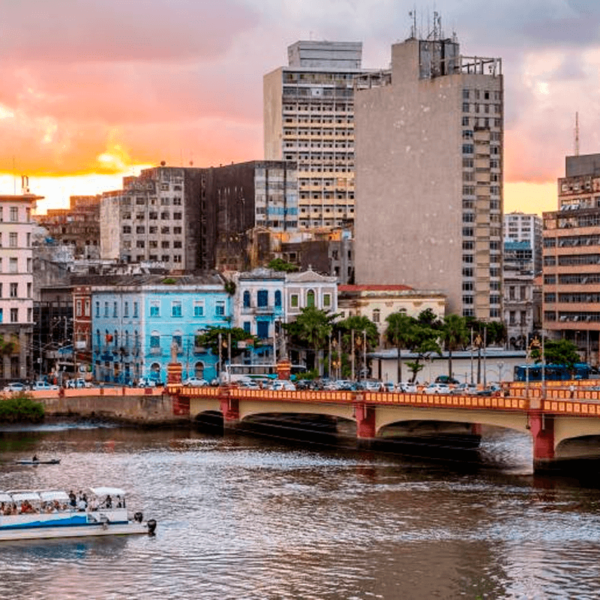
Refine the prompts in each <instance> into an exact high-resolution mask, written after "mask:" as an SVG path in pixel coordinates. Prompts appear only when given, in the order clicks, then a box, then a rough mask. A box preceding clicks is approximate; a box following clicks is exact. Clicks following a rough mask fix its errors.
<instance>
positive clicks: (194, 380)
mask: <svg viewBox="0 0 600 600" xmlns="http://www.w3.org/2000/svg"><path fill="white" fill-rule="evenodd" d="M183 385H186V386H188V387H206V386H207V385H208V381H206V379H201V378H200V377H188V378H187V379H186V380H185V381H184V382H183Z"/></svg>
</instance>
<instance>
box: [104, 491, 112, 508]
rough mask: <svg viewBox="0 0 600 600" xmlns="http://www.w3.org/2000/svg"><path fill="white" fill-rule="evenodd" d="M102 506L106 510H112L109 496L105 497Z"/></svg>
mask: <svg viewBox="0 0 600 600" xmlns="http://www.w3.org/2000/svg"><path fill="white" fill-rule="evenodd" d="M104 506H106V508H112V498H111V497H110V494H109V495H108V496H106V500H105V501H104Z"/></svg>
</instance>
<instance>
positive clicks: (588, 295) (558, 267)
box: [542, 154, 600, 364]
mask: <svg viewBox="0 0 600 600" xmlns="http://www.w3.org/2000/svg"><path fill="white" fill-rule="evenodd" d="M542 218H543V221H544V231H543V236H544V250H543V252H544V267H543V273H544V277H543V313H542V314H543V327H544V329H545V330H546V331H549V332H554V333H555V335H557V336H560V337H564V338H566V339H569V340H571V341H573V342H574V343H575V344H577V346H578V347H579V349H580V350H581V352H582V354H583V355H584V356H585V358H586V360H588V361H591V362H592V363H593V364H597V363H598V340H599V335H600V293H599V291H598V290H599V288H598V285H599V284H600V154H588V155H583V156H567V158H566V173H565V177H561V178H560V179H559V180H558V210H557V211H553V212H545V213H543V215H542Z"/></svg>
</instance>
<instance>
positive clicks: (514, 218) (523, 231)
mask: <svg viewBox="0 0 600 600" xmlns="http://www.w3.org/2000/svg"><path fill="white" fill-rule="evenodd" d="M504 242H505V243H507V242H527V246H528V247H529V251H530V254H531V261H532V265H531V267H530V268H529V269H528V270H530V271H533V272H534V273H535V274H536V275H538V274H539V273H541V272H542V218H541V217H540V216H539V215H531V214H527V215H526V214H523V213H522V212H518V211H515V212H511V213H509V214H507V215H504ZM520 247H521V248H524V246H523V245H521V246H520ZM505 258H506V257H505Z"/></svg>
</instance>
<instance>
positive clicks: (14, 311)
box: [0, 187, 42, 380]
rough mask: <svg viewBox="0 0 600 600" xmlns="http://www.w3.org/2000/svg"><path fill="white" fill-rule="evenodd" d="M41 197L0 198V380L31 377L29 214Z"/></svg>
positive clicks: (30, 229)
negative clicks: (1, 347) (2, 347)
mask: <svg viewBox="0 0 600 600" xmlns="http://www.w3.org/2000/svg"><path fill="white" fill-rule="evenodd" d="M41 198H42V197H41V196H35V195H34V194H31V193H29V190H28V189H25V187H24V193H23V194H22V195H0V266H1V268H0V336H1V337H2V341H3V343H4V344H11V346H10V347H9V346H6V348H5V351H4V352H2V356H1V359H0V379H4V380H10V379H25V378H28V377H30V376H32V374H33V361H32V357H33V350H34V347H33V324H34V315H33V254H32V232H33V227H34V221H33V218H32V211H33V210H34V209H35V206H36V202H37V200H40V199H41Z"/></svg>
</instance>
